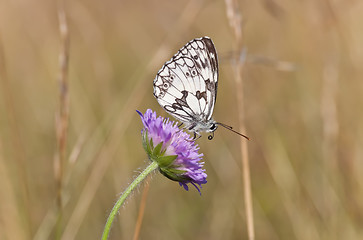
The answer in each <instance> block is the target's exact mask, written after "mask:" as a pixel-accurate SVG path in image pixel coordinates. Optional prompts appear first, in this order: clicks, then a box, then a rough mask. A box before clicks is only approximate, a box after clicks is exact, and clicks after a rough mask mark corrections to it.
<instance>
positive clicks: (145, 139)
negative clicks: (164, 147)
mask: <svg viewBox="0 0 363 240" xmlns="http://www.w3.org/2000/svg"><path fill="white" fill-rule="evenodd" d="M141 136H142V146H143V148H144V150H145V152H146V153H147V154H148V155H149V153H150V147H149V146H148V136H147V131H146V130H144V132H143V134H142V135H141Z"/></svg>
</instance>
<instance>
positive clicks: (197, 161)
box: [137, 109, 207, 193]
mask: <svg viewBox="0 0 363 240" xmlns="http://www.w3.org/2000/svg"><path fill="white" fill-rule="evenodd" d="M137 113H138V114H139V115H140V117H141V121H142V123H143V124H144V128H143V129H142V131H141V134H142V139H143V146H144V149H145V151H146V153H147V154H148V156H149V159H150V160H151V161H155V162H157V163H158V166H159V170H160V172H161V173H162V174H163V175H164V176H166V177H167V178H169V179H171V180H173V181H178V182H179V184H180V186H183V187H184V189H185V190H188V185H187V184H188V183H191V184H192V185H193V186H195V187H196V188H197V189H198V191H199V193H200V190H199V188H198V186H197V184H198V185H199V186H200V187H201V184H205V183H207V180H206V178H207V174H206V173H205V170H204V169H202V167H203V165H204V162H201V160H202V156H203V154H199V153H198V149H199V147H198V145H197V144H195V142H194V141H193V140H192V138H191V136H190V135H189V134H188V133H186V132H183V131H182V130H180V129H179V128H178V126H177V123H175V122H173V121H169V119H164V118H162V117H156V113H155V112H153V111H152V110H151V109H148V110H146V112H145V114H142V113H141V112H139V111H137Z"/></svg>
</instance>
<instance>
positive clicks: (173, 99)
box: [154, 37, 218, 126]
mask: <svg viewBox="0 0 363 240" xmlns="http://www.w3.org/2000/svg"><path fill="white" fill-rule="evenodd" d="M217 83H218V59H217V53H216V50H215V47H214V44H213V42H212V40H211V39H210V38H208V37H203V38H197V39H194V40H192V41H190V42H189V43H187V44H186V45H185V46H184V47H182V48H181V49H180V50H179V51H178V52H177V53H176V54H175V55H174V56H173V57H172V59H171V60H170V61H168V62H166V63H165V65H164V66H163V67H162V68H161V69H160V70H159V72H158V73H157V75H156V78H155V80H154V96H155V97H156V99H157V101H158V102H159V104H160V105H161V106H162V107H163V108H164V109H165V110H166V111H167V112H168V113H170V114H171V115H173V116H174V117H175V118H177V119H179V120H180V121H182V122H184V123H186V124H187V125H188V126H191V125H196V123H201V124H203V123H206V122H207V121H208V120H210V119H211V117H212V113H213V108H214V104H215V100H216V94H217Z"/></svg>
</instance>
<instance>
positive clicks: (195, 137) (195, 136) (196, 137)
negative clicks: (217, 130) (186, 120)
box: [193, 132, 202, 141]
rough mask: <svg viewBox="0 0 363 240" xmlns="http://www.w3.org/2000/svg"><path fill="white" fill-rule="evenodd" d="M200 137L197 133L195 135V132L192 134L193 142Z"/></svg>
mask: <svg viewBox="0 0 363 240" xmlns="http://www.w3.org/2000/svg"><path fill="white" fill-rule="evenodd" d="M201 137H202V135H200V134H199V133H197V132H194V137H193V141H196V140H198V139H199V138H201Z"/></svg>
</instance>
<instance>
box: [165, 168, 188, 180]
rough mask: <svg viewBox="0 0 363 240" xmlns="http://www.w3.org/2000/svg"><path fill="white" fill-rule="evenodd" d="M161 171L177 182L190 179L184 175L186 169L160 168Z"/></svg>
mask: <svg viewBox="0 0 363 240" xmlns="http://www.w3.org/2000/svg"><path fill="white" fill-rule="evenodd" d="M159 171H160V173H161V174H163V175H164V176H165V177H167V178H169V179H170V180H173V181H176V182H187V181H189V180H190V177H188V176H186V175H184V173H185V172H186V171H184V170H178V169H175V168H160V169H159Z"/></svg>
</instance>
